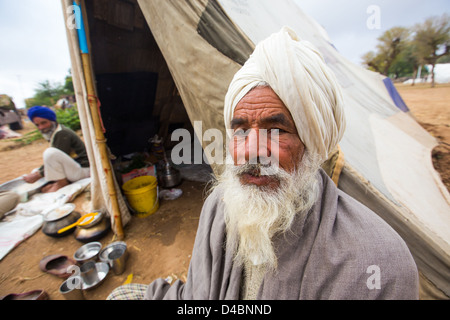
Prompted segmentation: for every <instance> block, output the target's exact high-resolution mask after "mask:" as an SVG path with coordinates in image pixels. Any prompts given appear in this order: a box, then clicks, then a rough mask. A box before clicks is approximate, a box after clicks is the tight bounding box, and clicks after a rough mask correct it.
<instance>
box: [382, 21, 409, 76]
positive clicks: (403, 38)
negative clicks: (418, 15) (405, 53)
mask: <svg viewBox="0 0 450 320" xmlns="http://www.w3.org/2000/svg"><path fill="white" fill-rule="evenodd" d="M409 36H410V31H409V30H408V29H407V28H404V27H393V28H391V29H389V30H387V31H385V32H384V33H383V34H382V35H381V36H380V37H379V38H378V41H379V44H378V45H377V48H378V52H379V53H378V54H379V55H380V57H381V58H382V59H383V60H384V61H383V62H384V64H383V72H382V74H384V75H386V76H387V75H388V74H389V69H390V67H391V65H392V64H393V63H394V61H395V59H396V58H397V56H398V55H399V54H400V53H401V52H402V50H403V49H404V48H405V45H406V43H407V42H408V38H409Z"/></svg>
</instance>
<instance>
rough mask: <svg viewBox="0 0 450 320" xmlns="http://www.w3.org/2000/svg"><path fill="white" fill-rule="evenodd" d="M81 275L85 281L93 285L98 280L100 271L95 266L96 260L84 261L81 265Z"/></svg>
mask: <svg viewBox="0 0 450 320" xmlns="http://www.w3.org/2000/svg"><path fill="white" fill-rule="evenodd" d="M80 275H81V278H82V279H83V281H84V283H86V284H87V285H92V284H94V283H96V282H98V272H97V268H96V267H95V262H93V261H89V262H86V263H84V264H83V265H82V266H81V267H80Z"/></svg>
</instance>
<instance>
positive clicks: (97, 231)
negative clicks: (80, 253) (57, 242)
mask: <svg viewBox="0 0 450 320" xmlns="http://www.w3.org/2000/svg"><path fill="white" fill-rule="evenodd" d="M96 217H97V219H94V220H93V221H92V222H91V223H89V224H87V225H84V226H77V227H76V228H75V233H74V236H75V239H77V240H78V241H80V242H83V243H88V242H91V241H98V240H100V239H101V238H103V237H104V236H106V235H107V234H108V232H109V231H110V229H111V221H110V218H109V216H107V215H106V214H104V213H103V212H100V214H99V215H98V216H96Z"/></svg>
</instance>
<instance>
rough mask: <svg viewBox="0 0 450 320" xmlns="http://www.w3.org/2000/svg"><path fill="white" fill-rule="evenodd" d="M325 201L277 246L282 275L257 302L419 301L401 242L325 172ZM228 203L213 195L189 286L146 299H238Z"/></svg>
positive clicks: (160, 290)
mask: <svg viewBox="0 0 450 320" xmlns="http://www.w3.org/2000/svg"><path fill="white" fill-rule="evenodd" d="M319 179H320V188H321V190H322V192H321V196H320V197H319V199H318V200H317V203H315V205H314V206H313V208H312V209H311V210H310V212H309V213H308V215H304V216H303V217H302V215H298V218H297V219H296V220H294V223H293V225H292V228H291V229H292V232H288V233H286V234H284V235H279V236H276V237H275V238H274V245H275V246H276V248H277V257H278V270H277V272H276V273H270V274H266V276H265V277H264V280H263V283H262V285H261V287H260V289H259V293H258V299H264V300H275V299H290V300H292V299H417V298H418V292H419V289H418V271H417V267H416V265H415V262H414V260H413V258H412V256H411V254H410V252H409V250H408V248H407V246H406V244H405V242H404V241H403V240H402V239H401V238H400V236H399V235H398V234H397V233H396V232H395V231H394V230H393V229H392V228H391V227H390V226H389V225H388V224H387V223H385V222H384V221H383V220H382V219H381V218H379V217H378V216H377V215H376V214H375V213H374V212H372V211H371V210H369V209H368V208H367V207H365V206H363V205H362V204H360V203H359V202H357V201H356V200H355V199H353V198H351V197H350V196H348V195H347V194H345V193H343V192H342V191H341V190H339V189H338V188H336V186H335V185H334V183H333V182H332V181H331V180H330V179H329V178H328V176H327V175H326V174H325V173H324V172H323V171H322V170H321V171H320V178H319ZM225 241H226V234H225V222H224V203H223V201H222V200H221V192H220V190H219V189H217V188H216V190H214V191H213V192H212V193H211V195H210V196H209V197H208V198H207V199H206V201H205V204H204V206H203V209H202V213H201V217H200V221H199V227H198V231H197V235H196V239H195V244H194V249H193V253H192V258H191V263H190V266H189V272H188V278H187V281H186V283H183V282H181V281H180V280H178V281H176V282H175V283H174V284H173V285H172V286H170V285H169V284H168V283H167V282H165V281H164V280H163V279H157V280H155V281H153V282H152V283H151V284H150V285H149V287H148V290H147V292H146V294H145V298H146V299H185V300H191V299H194V300H208V299H213V300H222V299H239V292H240V289H241V280H242V267H240V266H236V265H235V264H234V263H233V256H232V253H231V252H227V251H226V250H225Z"/></svg>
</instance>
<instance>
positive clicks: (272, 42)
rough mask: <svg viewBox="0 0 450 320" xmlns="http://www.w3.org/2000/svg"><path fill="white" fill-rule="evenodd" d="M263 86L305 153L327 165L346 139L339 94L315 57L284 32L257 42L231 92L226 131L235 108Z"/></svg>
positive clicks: (315, 53) (333, 78)
mask: <svg viewBox="0 0 450 320" xmlns="http://www.w3.org/2000/svg"><path fill="white" fill-rule="evenodd" d="M261 82H267V83H268V84H269V85H270V87H271V88H272V89H273V90H274V91H275V93H276V94H277V95H278V96H279V98H280V99H281V101H283V103H284V104H285V105H286V107H287V108H288V110H289V111H290V113H291V115H292V118H293V119H294V122H295V124H296V127H297V131H298V134H299V136H300V139H301V140H302V142H303V143H304V144H305V146H306V148H307V149H309V150H311V151H312V152H315V153H316V154H318V155H320V156H321V157H322V158H323V160H326V159H327V158H328V155H329V154H330V153H331V152H332V151H333V149H334V148H335V147H336V145H337V144H338V142H339V141H340V140H341V138H342V136H343V135H344V130H345V117H344V106H343V104H344V103H343V95H342V92H341V90H342V89H341V88H340V86H339V84H338V82H337V79H336V76H335V75H334V73H333V72H332V71H331V69H329V68H328V66H327V65H326V64H325V62H324V60H323V57H322V56H321V54H320V53H319V51H318V50H317V49H315V48H314V47H313V45H312V44H311V43H309V42H307V41H304V40H303V41H302V40H300V39H299V38H298V37H297V35H296V34H295V33H294V31H293V30H291V29H289V28H288V27H283V28H282V29H281V31H280V32H278V33H275V34H272V35H271V36H270V37H269V38H267V39H266V40H264V41H262V42H260V43H259V44H258V45H257V46H256V48H255V51H254V52H253V54H252V55H251V56H250V58H249V59H248V60H247V62H246V63H245V65H244V66H243V67H242V68H241V69H240V70H239V71H238V72H237V73H236V75H235V76H234V78H233V80H232V81H231V84H230V86H229V89H228V92H227V94H226V97H225V106H224V120H225V126H226V128H227V129H230V122H231V120H232V118H233V113H234V109H235V107H236V105H237V103H238V102H239V101H240V100H241V99H242V98H243V97H244V96H245V95H246V94H247V93H248V92H249V91H250V90H251V89H253V88H254V87H255V86H256V85H258V84H259V83H261ZM227 132H229V130H227Z"/></svg>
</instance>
